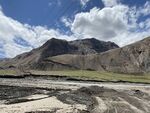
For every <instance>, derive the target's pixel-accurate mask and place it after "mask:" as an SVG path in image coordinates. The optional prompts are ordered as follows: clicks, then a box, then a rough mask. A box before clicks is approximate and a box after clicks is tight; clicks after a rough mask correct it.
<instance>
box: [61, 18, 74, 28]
mask: <svg viewBox="0 0 150 113" xmlns="http://www.w3.org/2000/svg"><path fill="white" fill-rule="evenodd" d="M61 22H62V23H64V24H65V26H66V27H70V26H71V23H72V21H71V20H70V19H69V18H67V17H62V18H61Z"/></svg>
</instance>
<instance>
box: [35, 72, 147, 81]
mask: <svg viewBox="0 0 150 113" xmlns="http://www.w3.org/2000/svg"><path fill="white" fill-rule="evenodd" d="M33 74H35V75H36V74H38V75H39V74H40V75H59V76H68V77H72V78H77V79H85V80H99V81H113V82H115V81H127V82H137V83H150V74H145V75H129V74H117V73H109V72H98V71H85V70H84V71H81V70H78V71H70V70H69V71H33Z"/></svg>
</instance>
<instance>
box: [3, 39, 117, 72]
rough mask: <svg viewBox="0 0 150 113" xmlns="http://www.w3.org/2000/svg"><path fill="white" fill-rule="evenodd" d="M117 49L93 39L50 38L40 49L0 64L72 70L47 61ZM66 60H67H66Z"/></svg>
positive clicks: (113, 45) (11, 66) (112, 44)
mask: <svg viewBox="0 0 150 113" xmlns="http://www.w3.org/2000/svg"><path fill="white" fill-rule="evenodd" d="M115 48H119V46H118V45H116V44H115V43H113V42H104V41H99V40H97V39H94V38H90V39H83V40H75V41H66V40H60V39H55V38H52V39H50V40H48V41H47V42H46V43H45V44H43V45H42V46H41V47H39V48H36V49H33V50H32V51H30V52H27V53H23V54H21V55H18V56H16V57H15V58H13V59H8V60H5V61H2V62H1V63H0V67H1V68H20V67H24V68H27V69H40V70H41V69H42V70H45V69H48V70H51V69H63V68H64V69H66V68H67V69H70V68H71V69H74V66H71V65H69V64H67V65H65V64H61V63H59V62H57V63H56V62H53V61H47V59H48V58H49V57H52V56H58V55H64V54H72V55H88V54H97V53H101V52H104V51H108V50H111V49H115ZM66 59H67V58H66Z"/></svg>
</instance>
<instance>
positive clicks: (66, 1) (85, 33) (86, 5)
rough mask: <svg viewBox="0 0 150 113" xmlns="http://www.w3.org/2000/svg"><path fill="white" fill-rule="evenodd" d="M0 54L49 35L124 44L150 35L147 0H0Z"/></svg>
mask: <svg viewBox="0 0 150 113" xmlns="http://www.w3.org/2000/svg"><path fill="white" fill-rule="evenodd" d="M0 19H1V22H0V57H14V56H16V55H18V54H20V53H23V52H26V51H30V50H32V49H33V48H36V47H39V46H41V45H42V44H43V43H44V42H46V41H47V40H48V39H50V38H52V37H56V38H60V39H66V40H75V39H83V38H91V37H94V38H97V39H99V40H104V41H114V42H115V43H117V44H118V45H120V46H124V45H127V44H130V43H133V42H135V41H138V40H141V39H143V38H145V37H146V36H149V32H150V1H149V0H0Z"/></svg>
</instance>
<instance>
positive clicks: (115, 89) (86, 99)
mask: <svg viewBox="0 0 150 113" xmlns="http://www.w3.org/2000/svg"><path fill="white" fill-rule="evenodd" d="M0 87H1V90H0V113H150V84H135V83H104V82H83V81H66V80H61V79H57V80H54V79H51V78H50V77H32V76H30V77H25V78H0Z"/></svg>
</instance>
